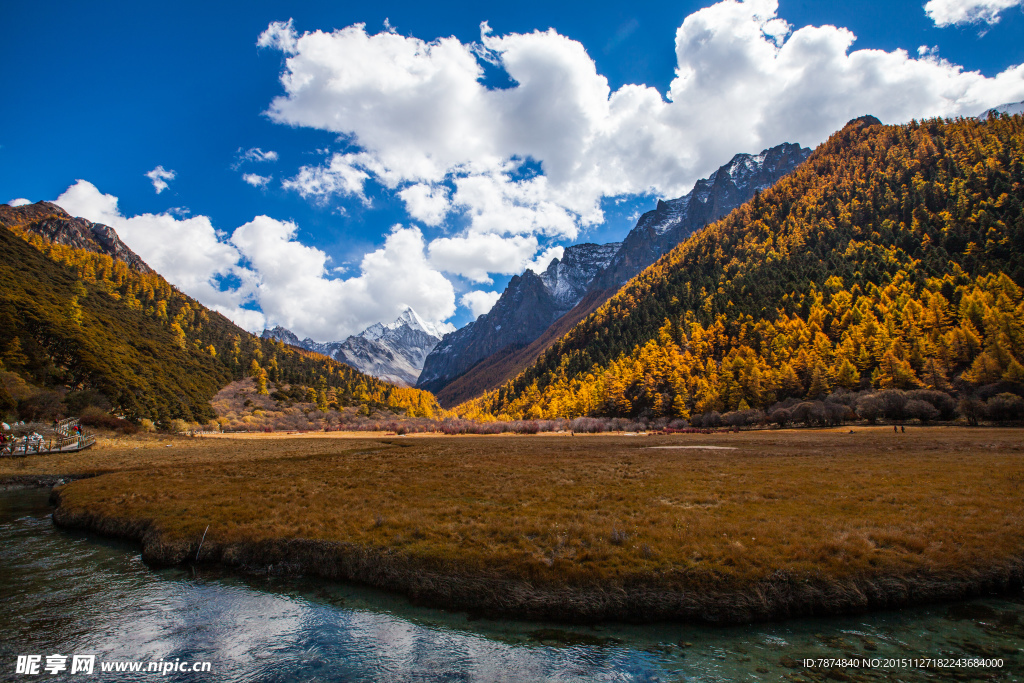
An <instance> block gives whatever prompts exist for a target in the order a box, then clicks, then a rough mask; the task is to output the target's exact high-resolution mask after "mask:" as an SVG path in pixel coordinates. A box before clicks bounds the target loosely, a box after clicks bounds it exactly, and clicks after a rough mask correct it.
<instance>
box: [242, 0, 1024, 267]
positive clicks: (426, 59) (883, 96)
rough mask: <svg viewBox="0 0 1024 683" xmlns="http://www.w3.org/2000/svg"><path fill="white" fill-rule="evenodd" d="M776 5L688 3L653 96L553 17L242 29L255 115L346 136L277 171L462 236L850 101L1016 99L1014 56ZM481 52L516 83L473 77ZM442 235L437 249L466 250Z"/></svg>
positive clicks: (847, 113)
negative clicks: (972, 60)
mask: <svg viewBox="0 0 1024 683" xmlns="http://www.w3.org/2000/svg"><path fill="white" fill-rule="evenodd" d="M777 10H778V4H777V2H776V1H775V0H749V1H748V2H736V1H734V0H724V1H723V2H719V3H717V4H715V5H712V6H710V7H707V8H704V9H701V10H699V11H697V12H694V13H693V14H691V15H689V16H688V17H687V18H686V19H685V21H684V22H683V24H682V25H681V26H680V27H679V29H678V31H677V32H676V45H675V47H676V61H677V69H676V78H675V79H674V80H673V82H672V84H671V86H670V88H669V91H668V92H667V93H661V92H659V91H658V90H657V89H655V88H652V87H648V86H645V85H625V86H622V87H620V88H618V89H617V90H614V91H613V90H611V88H610V87H609V85H608V81H607V79H606V78H605V77H604V76H602V75H601V74H599V73H598V72H597V69H596V66H595V64H594V61H593V60H592V59H591V58H590V56H589V55H588V54H587V52H586V50H585V49H584V47H583V46H582V45H581V44H580V43H578V42H576V41H573V40H570V39H569V38H566V37H565V36H562V35H559V34H558V33H556V32H554V31H553V30H548V31H535V32H533V33H526V34H516V33H513V34H507V35H503V36H496V35H493V34H491V33H490V30H489V29H488V28H487V26H486V25H483V26H482V31H481V39H480V42H479V43H476V44H464V43H461V42H460V41H458V40H456V39H455V38H443V39H440V40H436V41H433V42H427V41H423V40H420V39H418V38H415V37H411V36H402V35H399V34H397V33H393V32H390V31H383V32H381V33H377V34H369V33H367V32H366V29H365V26H364V25H362V24H356V25H353V26H349V27H347V28H343V29H339V30H336V31H333V32H324V31H314V32H309V33H302V34H300V33H298V32H297V31H296V30H295V27H294V24H293V22H291V21H289V22H279V23H275V24H272V25H270V26H269V27H268V29H267V31H266V32H264V33H263V34H262V35H261V36H260V38H259V42H258V44H259V45H260V46H263V47H272V48H276V49H279V50H281V51H282V52H283V53H284V54H285V56H286V60H285V67H284V70H283V72H282V74H281V83H282V86H283V88H284V93H283V94H282V95H281V96H279V97H277V98H275V99H274V100H273V102H271V104H270V106H269V109H268V112H267V113H268V116H270V118H271V119H272V120H274V121H277V122H279V123H283V124H287V125H292V126H305V127H311V128H316V129H320V130H325V131H330V132H333V133H337V134H339V135H340V136H343V137H344V138H345V139H346V140H347V141H348V142H349V143H350V144H351V149H350V150H349V153H347V154H344V155H337V154H336V155H334V157H332V159H331V161H330V163H329V164H328V165H325V166H319V167H304V168H303V169H301V170H300V172H299V175H298V176H296V178H294V179H292V180H291V181H288V182H289V183H290V186H291V187H294V188H295V189H297V190H299V191H300V192H302V194H303V195H304V196H307V197H310V198H319V197H322V196H323V195H325V194H330V193H339V194H359V193H360V192H361V190H362V187H363V183H365V181H367V180H369V179H373V180H374V181H376V182H379V183H381V184H382V185H384V186H385V187H389V188H394V189H396V190H398V192H399V196H400V197H401V198H402V199H403V201H405V203H406V207H407V210H408V212H409V215H410V216H412V217H413V218H414V219H416V220H419V221H421V222H423V223H425V224H427V225H437V224H440V223H441V222H443V221H444V220H445V219H446V218H450V217H452V216H465V217H468V219H469V228H468V229H467V231H466V232H465V233H463V234H462V235H460V236H459V237H460V238H462V239H463V240H464V241H465V242H466V244H463V245H462V246H465V247H467V248H468V247H469V246H471V245H470V244H469V243H470V242H473V243H476V241H477V237H476V235H482V234H495V235H501V236H509V235H520V236H532V237H537V236H541V235H544V236H548V237H554V238H556V239H565V240H571V239H574V238H575V237H576V236H577V234H578V230H579V228H580V227H583V226H586V225H589V224H593V223H595V222H598V221H600V220H602V218H603V214H602V212H601V208H600V202H601V200H602V199H604V198H607V197H618V196H623V195H634V194H641V193H647V192H650V193H654V194H657V195H659V196H670V197H675V196H680V195H682V194H684V193H685V192H687V191H688V190H689V189H690V188H691V187H692V184H693V182H694V181H695V180H696V179H697V178H699V177H702V176H705V175H707V174H708V173H710V172H711V171H712V170H714V169H715V168H717V167H718V166H720V165H721V164H723V163H725V162H726V161H728V159H729V158H731V157H732V155H733V154H735V153H737V152H758V151H760V150H762V149H764V148H765V147H769V146H773V145H776V144H779V143H781V142H785V141H790V142H800V143H802V144H805V145H810V146H813V145H816V144H817V143H819V142H821V141H822V140H824V139H825V138H826V137H827V136H828V135H829V134H831V133H832V132H834V131H835V130H837V129H839V128H840V127H842V125H843V124H845V123H846V122H847V121H848V120H850V119H852V118H854V117H856V116H860V115H863V114H874V115H876V116H878V117H879V118H880V119H882V120H883V121H885V122H888V123H897V122H903V121H908V120H910V119H911V118H922V117H929V116H955V115H976V114H977V112H979V111H983V110H985V109H987V108H989V107H992V106H996V105H999V104H1002V103H1004V102H1010V101H1016V100H1020V99H1024V66H1014V67H1010V68H1008V69H1006V70H1005V71H1003V72H1002V73H1000V74H997V75H995V76H992V77H986V76H984V75H982V74H981V73H978V72H970V71H964V70H963V68H962V67H960V66H958V65H955V64H951V63H949V62H947V61H945V60H942V59H940V58H938V56H937V55H935V54H934V53H926V54H922V55H920V56H918V57H916V58H915V57H911V56H910V55H909V54H908V53H907V52H906V51H905V50H895V51H892V52H886V51H883V50H853V49H852V46H853V44H854V42H855V40H856V37H855V36H854V34H853V33H852V32H850V31H849V30H847V29H844V28H841V27H835V26H803V27H793V26H790V25H789V24H788V23H787V22H786V21H785V20H784V18H782V17H779V16H777ZM484 61H488V62H490V63H492V64H494V65H496V66H497V67H498V68H500V69H503V70H504V71H505V73H506V74H507V76H508V77H509V78H510V79H511V80H512V81H513V83H514V85H513V86H512V87H509V88H502V89H490V88H488V87H487V86H486V85H485V84H484V83H483V63H484ZM442 188H446V189H447V190H448V192H447V193H446V192H445V189H442ZM444 239H445V240H449V241H441V242H440V244H438V245H437V248H436V249H435V248H434V247H433V245H432V247H431V250H430V253H431V258H432V260H435V262H436V261H437V260H438V259H440V260H442V261H445V262H446V263H448V262H449V261H451V260H453V259H455V256H454V254H453V253H451V252H453V251H464V250H463V249H461V248H458V249H456V247H457V246H458V245H456V244H455V243H453V242H451V241H450V240H451V239H457V238H444ZM538 243H539V242H538ZM519 244H520V246H521V245H522V244H523V243H519ZM516 256H518V252H517V253H516ZM514 260H515V259H513V258H505V259H499V260H498V261H500V263H498V264H496V265H495V267H498V268H505V267H507V265H506V264H507V263H508V262H509V261H514ZM480 267H481V268H489V267H491V265H490V262H488V263H487V264H484V265H482V266H480ZM468 270H470V268H469V267H467V266H459V268H458V269H457V270H454V271H452V272H466V271H468ZM479 270H480V268H476V269H475V270H474V273H475V274H474V276H473V278H474V279H477V280H479V281H483V280H481V279H480V272H479ZM489 272H504V271H502V270H494V271H489Z"/></svg>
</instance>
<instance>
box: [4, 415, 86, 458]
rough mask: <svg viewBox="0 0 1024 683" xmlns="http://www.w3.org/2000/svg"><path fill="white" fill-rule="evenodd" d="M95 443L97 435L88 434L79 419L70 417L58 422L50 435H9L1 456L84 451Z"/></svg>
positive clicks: (18, 456)
mask: <svg viewBox="0 0 1024 683" xmlns="http://www.w3.org/2000/svg"><path fill="white" fill-rule="evenodd" d="M95 443H96V437H95V436H92V435H91V434H86V433H85V431H84V430H83V429H82V427H81V425H79V424H78V420H77V419H75V418H68V419H67V420H61V421H60V422H58V423H57V424H56V425H55V426H54V427H53V431H52V434H49V435H42V434H33V435H29V436H22V437H18V438H15V437H7V442H6V443H5V444H4V446H3V448H0V456H6V457H9V458H11V457H13V458H23V457H25V456H26V455H46V454H48V453H74V452H75V451H84V450H85V449H86V448H89V447H90V446H92V445H93V444H95Z"/></svg>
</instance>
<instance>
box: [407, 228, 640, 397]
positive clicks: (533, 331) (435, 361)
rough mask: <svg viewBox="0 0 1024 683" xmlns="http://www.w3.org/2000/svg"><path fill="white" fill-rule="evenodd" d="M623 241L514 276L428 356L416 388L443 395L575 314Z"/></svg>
mask: <svg viewBox="0 0 1024 683" xmlns="http://www.w3.org/2000/svg"><path fill="white" fill-rule="evenodd" d="M619 246H620V245H619V243H618V242H614V243H611V244H576V245H573V246H571V247H567V248H566V249H565V251H564V252H563V254H562V257H561V258H556V259H553V260H552V261H551V263H549V264H548V267H547V268H546V269H545V270H544V272H543V273H540V274H539V275H538V274H537V273H534V272H533V271H532V270H527V271H525V272H524V273H523V274H522V275H517V276H515V277H513V278H512V279H511V280H510V281H509V283H508V286H507V287H506V288H505V291H504V292H503V293H502V295H501V297H500V298H499V299H498V301H497V302H496V303H495V304H494V306H493V307H492V308H491V310H490V311H488V312H487V313H485V314H483V315H481V316H479V317H477V319H476V320H475V321H473V322H471V323H469V324H468V325H466V326H465V327H463V328H462V329H460V330H456V331H455V332H452V333H451V334H447V335H445V336H444V339H443V340H442V341H441V343H440V344H438V345H437V347H435V348H434V349H433V350H432V351H431V352H430V355H429V356H427V358H426V361H425V363H424V365H423V372H422V373H420V377H419V381H418V382H417V384H416V387H417V388H419V389H426V390H427V391H435V392H436V391H439V390H441V389H442V388H444V387H445V386H446V385H447V384H448V383H449V382H450V381H451V380H452V379H453V378H455V377H457V376H459V375H461V374H463V373H465V372H466V371H467V370H469V369H470V368H471V367H473V366H474V365H475V364H476V363H478V362H479V361H481V360H482V359H484V358H487V357H488V356H490V355H491V354H494V353H497V352H499V351H501V350H502V349H505V348H506V347H509V346H525V345H527V344H529V343H530V342H532V341H533V340H534V339H536V338H537V337H539V336H540V335H541V334H543V332H544V330H546V329H547V328H548V327H549V326H550V325H551V324H552V323H553V322H555V321H556V320H558V319H559V318H560V317H562V316H563V315H565V314H566V313H567V312H568V311H570V310H571V309H572V308H573V306H575V305H576V304H577V303H579V301H580V299H582V298H583V296H584V295H585V294H586V292H587V285H588V284H589V283H590V281H591V280H593V279H594V276H595V275H596V274H597V273H599V272H601V271H602V270H603V269H604V268H606V267H607V266H608V263H609V262H610V261H611V258H612V256H613V255H614V254H615V253H616V252H617V251H618V249H619Z"/></svg>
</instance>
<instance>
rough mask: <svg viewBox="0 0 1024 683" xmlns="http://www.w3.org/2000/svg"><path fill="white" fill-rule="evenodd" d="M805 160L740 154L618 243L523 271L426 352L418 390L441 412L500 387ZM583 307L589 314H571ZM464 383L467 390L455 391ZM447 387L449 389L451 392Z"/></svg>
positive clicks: (789, 149) (775, 152)
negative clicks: (661, 261)
mask: <svg viewBox="0 0 1024 683" xmlns="http://www.w3.org/2000/svg"><path fill="white" fill-rule="evenodd" d="M810 153H811V150H810V149H808V148H806V147H801V146H800V145H798V144H795V143H783V144H781V145H777V146H775V147H771V148H769V149H765V150H763V151H762V152H761V153H760V154H737V155H735V156H734V157H733V158H732V159H731V160H730V161H729V163H727V164H725V165H723V166H721V167H720V168H719V169H718V170H717V171H715V172H714V173H712V174H711V175H710V176H708V177H707V178H704V179H701V180H698V181H697V182H696V183H695V184H694V187H693V190H691V191H690V192H689V193H688V194H686V195H685V196H683V197H679V198H678V199H670V200H667V201H662V200H659V201H658V204H657V207H656V208H655V209H654V210H653V211H648V212H647V213H645V214H643V215H642V216H641V217H640V219H639V220H638V221H637V224H636V226H635V227H634V228H633V229H632V230H630V232H629V234H628V235H626V238H625V239H624V240H623V241H622V242H615V243H611V244H604V245H597V244H580V245H575V246H572V247H568V248H567V249H566V250H565V253H564V255H563V257H562V258H561V259H557V260H554V261H552V262H551V264H550V265H549V266H548V268H547V269H546V270H545V271H544V273H542V274H540V275H536V274H535V273H533V272H532V271H529V270H528V271H526V272H525V273H523V274H522V275H520V276H517V277H514V278H512V280H511V281H510V282H509V284H508V286H507V287H506V288H505V291H504V292H503V293H502V295H501V297H500V298H499V299H498V301H497V303H495V305H494V307H493V308H492V309H491V310H490V311H489V312H488V313H486V314H484V315H482V316H480V317H478V318H477V319H476V320H475V321H474V322H471V323H470V324H469V325H467V326H466V327H463V328H462V329H460V330H458V331H456V332H453V333H451V334H449V335H446V336H445V337H444V339H443V340H442V341H441V343H440V344H438V345H437V346H436V347H435V348H434V350H433V351H431V353H430V355H429V356H428V357H427V359H426V362H425V363H424V366H423V372H422V373H421V374H420V378H419V381H418V383H417V385H416V386H417V388H420V389H426V390H428V391H432V392H434V393H435V394H437V395H438V398H439V399H440V401H441V403H442V405H454V404H455V403H456V402H458V401H461V400H464V399H465V398H468V397H469V395H471V394H473V393H474V392H476V391H479V390H480V389H481V388H490V387H491V386H497V384H500V383H501V382H502V381H504V380H505V379H507V378H508V373H511V372H514V371H517V369H522V368H523V367H526V365H528V364H529V362H532V361H533V360H534V359H535V358H536V354H537V353H539V351H543V349H539V350H536V349H532V346H533V342H534V341H535V340H537V339H539V338H541V337H542V336H548V335H545V331H546V330H548V329H549V328H550V327H551V326H552V325H553V324H554V323H555V322H556V321H558V320H559V319H560V318H562V316H564V315H566V314H567V313H569V312H570V311H572V312H573V315H571V316H569V318H570V319H571V320H576V321H578V320H580V319H582V318H583V317H585V315H586V314H588V313H589V312H591V311H592V310H594V309H595V308H596V307H597V306H599V305H600V304H601V303H602V302H603V301H604V300H606V299H607V298H608V297H609V296H611V295H612V294H614V293H615V291H617V290H618V289H619V288H620V287H621V286H622V285H623V284H625V283H626V282H628V281H629V280H630V279H631V278H633V277H634V276H636V275H637V274H638V273H639V272H640V271H642V270H643V269H644V268H646V267H647V266H649V265H651V264H652V263H654V262H655V261H657V260H658V258H660V257H661V256H662V255H663V254H665V253H667V252H668V251H670V250H671V249H672V248H673V247H675V246H676V245H677V244H679V243H680V242H682V241H684V240H685V239H686V238H688V237H689V236H690V235H691V234H693V233H694V232H695V231H697V230H699V229H701V228H703V227H704V226H705V225H708V224H709V223H712V222H714V221H716V220H718V219H720V218H723V217H725V216H726V215H728V214H729V212H731V211H732V210H733V209H735V208H736V207H738V206H740V205H741V204H743V203H744V202H746V201H748V200H750V199H751V198H753V196H754V194H755V193H756V192H759V191H761V190H764V189H767V188H769V187H771V186H772V185H773V184H774V183H775V182H776V181H777V180H778V179H779V178H781V177H783V176H785V175H787V174H788V173H789V172H791V171H792V170H794V169H795V168H796V167H797V166H799V165H800V164H801V163H802V162H803V161H804V160H805V159H807V157H808V156H809V155H810ZM584 304H585V306H586V309H587V310H580V311H576V310H575V309H576V307H578V306H583V305H584ZM527 347H531V350H530V353H528V354H525V355H524V352H523V351H521V349H525V348H527ZM517 350H518V352H517ZM498 356H500V357H501V358H500V359H499V358H498ZM519 356H522V358H520V357H519ZM492 361H493V362H492ZM477 368H480V370H479V372H476V370H477ZM498 368H500V370H498ZM474 373H476V374H480V375H485V376H480V377H476V376H474ZM463 377H466V378H468V379H467V380H466V381H465V382H462V384H466V386H464V387H456V386H455V385H457V384H459V383H460V378H463ZM449 385H451V386H453V387H454V388H453V389H452V390H448V389H447V387H449Z"/></svg>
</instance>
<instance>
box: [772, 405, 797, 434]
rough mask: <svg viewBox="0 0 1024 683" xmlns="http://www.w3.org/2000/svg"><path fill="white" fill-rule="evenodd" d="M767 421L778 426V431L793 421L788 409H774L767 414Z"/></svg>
mask: <svg viewBox="0 0 1024 683" xmlns="http://www.w3.org/2000/svg"><path fill="white" fill-rule="evenodd" d="M768 419H769V420H770V421H771V422H774V423H775V424H777V425H779V429H783V428H784V427H785V426H786V425H787V424H789V423H790V422H791V421H792V420H793V413H791V412H790V410H789V409H788V408H776V409H775V410H773V411H771V412H770V413H768Z"/></svg>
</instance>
